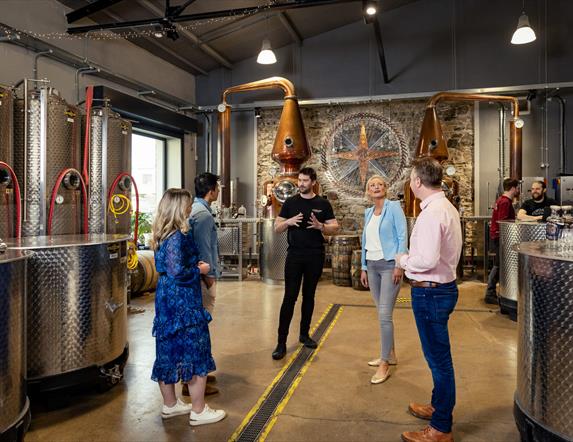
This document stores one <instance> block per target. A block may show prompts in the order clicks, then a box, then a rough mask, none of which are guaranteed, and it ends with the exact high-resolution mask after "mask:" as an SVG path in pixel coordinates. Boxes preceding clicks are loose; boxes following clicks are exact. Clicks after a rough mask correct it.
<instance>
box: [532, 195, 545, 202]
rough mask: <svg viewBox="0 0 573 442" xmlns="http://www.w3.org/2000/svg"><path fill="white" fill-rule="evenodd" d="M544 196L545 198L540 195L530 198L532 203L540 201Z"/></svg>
mask: <svg viewBox="0 0 573 442" xmlns="http://www.w3.org/2000/svg"><path fill="white" fill-rule="evenodd" d="M544 196H545V195H544V194H541V195H531V197H532V198H533V201H541V200H542V199H543V197H544Z"/></svg>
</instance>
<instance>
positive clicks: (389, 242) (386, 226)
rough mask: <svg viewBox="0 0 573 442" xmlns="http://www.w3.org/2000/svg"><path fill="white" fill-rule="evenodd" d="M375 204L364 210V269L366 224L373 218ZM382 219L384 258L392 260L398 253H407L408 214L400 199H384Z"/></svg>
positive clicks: (364, 263)
mask: <svg viewBox="0 0 573 442" xmlns="http://www.w3.org/2000/svg"><path fill="white" fill-rule="evenodd" d="M373 213H374V206H372V207H369V208H367V209H366V210H365V212H364V229H363V231H362V270H366V226H367V225H368V222H369V221H370V218H372V214H373ZM381 216H382V219H381V220H380V229H379V234H380V244H382V252H383V253H384V259H385V260H386V261H391V260H393V259H394V258H395V257H396V254H398V253H407V252H408V247H407V245H406V244H407V236H408V227H407V224H406V216H405V215H404V211H403V210H402V207H401V206H400V201H389V200H385V201H384V207H383V208H382V213H381Z"/></svg>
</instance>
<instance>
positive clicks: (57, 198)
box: [56, 195, 64, 204]
mask: <svg viewBox="0 0 573 442" xmlns="http://www.w3.org/2000/svg"><path fill="white" fill-rule="evenodd" d="M63 202H64V197H63V195H58V196H56V204H63Z"/></svg>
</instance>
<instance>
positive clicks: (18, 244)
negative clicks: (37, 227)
mask: <svg viewBox="0 0 573 442" xmlns="http://www.w3.org/2000/svg"><path fill="white" fill-rule="evenodd" d="M129 238H131V236H128V235H117V234H116V235H105V234H89V235H53V236H30V237H26V238H22V239H20V240H19V241H18V240H16V241H12V240H10V241H8V242H7V244H8V247H13V248H16V249H50V248H57V247H76V246H90V245H97V244H109V243H113V242H118V241H127V240H128V239H129Z"/></svg>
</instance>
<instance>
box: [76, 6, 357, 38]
mask: <svg viewBox="0 0 573 442" xmlns="http://www.w3.org/2000/svg"><path fill="white" fill-rule="evenodd" d="M356 1H359V0H292V1H290V2H288V3H275V4H270V5H268V6H265V7H260V6H251V7H248V8H238V9H226V10H223V11H211V12H202V13H199V14H191V15H180V16H178V17H173V18H172V19H170V21H171V22H173V23H180V22H189V21H196V20H207V19H211V18H221V17H234V16H243V15H250V14H258V13H260V12H266V13H268V12H271V11H286V10H288V9H299V8H308V7H314V6H324V5H332V4H336V3H350V2H356ZM160 20H161V19H158V18H149V19H145V20H134V21H129V22H123V23H103V24H100V25H91V26H76V27H73V28H68V29H67V32H68V33H69V34H81V33H85V32H89V31H97V30H101V29H117V28H126V27H135V26H145V25H153V24H156V23H158V22H159V21H160Z"/></svg>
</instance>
